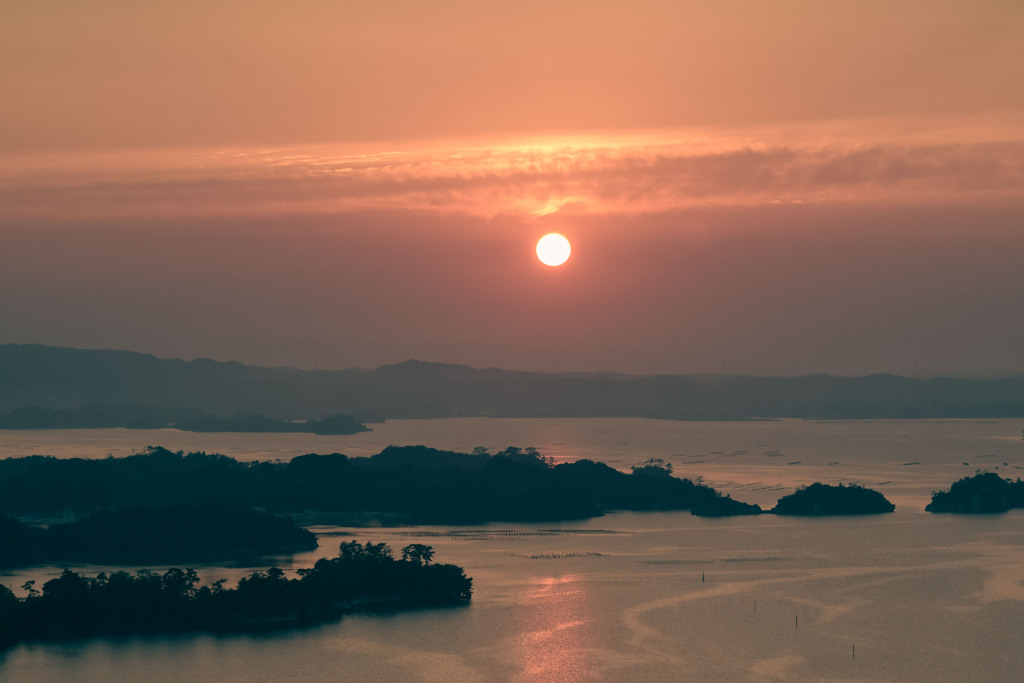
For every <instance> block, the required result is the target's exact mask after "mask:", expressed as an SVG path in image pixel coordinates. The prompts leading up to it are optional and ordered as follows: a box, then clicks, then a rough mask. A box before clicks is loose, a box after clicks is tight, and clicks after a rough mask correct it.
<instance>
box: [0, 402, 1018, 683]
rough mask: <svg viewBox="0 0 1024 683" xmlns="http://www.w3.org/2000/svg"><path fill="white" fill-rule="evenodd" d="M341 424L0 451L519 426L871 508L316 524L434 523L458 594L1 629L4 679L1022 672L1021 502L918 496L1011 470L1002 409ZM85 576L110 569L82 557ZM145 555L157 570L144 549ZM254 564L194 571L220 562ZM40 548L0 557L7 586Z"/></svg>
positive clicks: (319, 449)
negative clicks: (56, 637)
mask: <svg viewBox="0 0 1024 683" xmlns="http://www.w3.org/2000/svg"><path fill="white" fill-rule="evenodd" d="M372 426H373V431H372V432H365V433H362V434H356V435H351V436H317V435H310V434H278V435H275V434H192V433H185V432H178V431H176V430H153V431H136V430H70V431H42V432H15V431H7V432H0V457H18V456H23V455H31V454H43V455H54V456H56V457H89V458H97V457H106V456H107V455H115V456H123V455H128V454H130V453H132V452H138V451H141V450H142V449H144V448H145V447H146V446H148V445H154V446H156V445H160V446H164V447H167V448H170V449H172V450H184V451H198V450H204V451H207V452H219V453H224V454H225V455H230V456H232V457H235V458H238V459H241V460H275V459H280V460H287V459H290V458H292V457H294V456H296V455H301V454H304V453H329V452H340V453H346V454H348V455H350V456H366V455H373V454H375V453H377V452H379V451H380V450H381V449H382V448H384V447H386V446H387V445H392V444H393V445H414V444H424V445H428V446H433V447H436V448H442V449H450V450H457V451H464V452H468V451H470V450H472V449H473V448H474V447H478V446H480V447H484V448H487V449H489V450H490V451H491V452H495V451H498V450H501V449H503V448H505V447H506V446H521V447H528V446H533V447H535V448H537V449H538V450H539V451H540V452H541V453H543V454H545V455H548V456H551V457H552V458H553V459H554V460H555V461H556V462H563V461H571V460H577V459H580V458H590V459H592V460H596V461H601V462H606V463H608V464H610V465H612V466H613V467H616V468H619V469H622V470H625V471H628V469H629V467H630V466H632V465H638V464H641V463H643V462H644V461H646V460H648V459H650V458H660V459H663V460H665V461H666V462H668V463H670V464H671V465H672V467H673V469H674V472H675V474H676V475H677V476H687V477H691V478H696V477H703V481H704V482H705V483H707V484H709V485H711V486H714V487H715V488H716V489H718V490H720V491H723V492H724V493H728V494H729V495H731V496H732V497H734V498H738V499H740V500H744V501H748V502H753V503H758V504H760V505H762V507H771V506H772V505H773V504H774V503H775V501H776V500H777V499H778V498H780V497H781V496H783V495H786V494H787V493H790V492H792V491H793V490H794V489H795V488H796V487H798V486H801V485H806V484H810V483H813V482H816V481H820V482H824V483H831V484H837V483H847V484H849V483H859V484H861V485H863V486H867V487H869V488H874V489H877V490H879V491H880V492H882V493H883V494H884V495H886V497H887V498H889V500H890V501H892V502H893V503H895V504H896V511H895V512H894V513H891V514H887V515H879V516H871V517H828V518H810V519H808V518H787V517H777V516H775V515H762V516H758V517H736V518H725V519H705V518H697V517H693V516H691V515H689V513H687V512H651V513H635V512H612V513H609V514H607V515H605V516H603V517H599V518H595V519H591V520H583V521H579V520H577V521H570V522H558V523H552V522H548V523H539V524H512V523H493V524H488V525H482V526H466V527H441V526H417V527H401V528H388V527H371V528H339V527H322V528H317V529H316V531H317V532H318V534H319V541H320V548H318V549H317V550H316V551H313V552H310V553H304V554H299V555H295V556H286V557H277V558H266V562H265V563H263V564H261V565H260V566H262V567H265V566H270V565H271V564H274V565H277V566H280V567H282V568H285V569H295V568H301V567H306V566H310V565H311V564H312V563H313V562H314V561H315V560H316V559H317V558H318V557H323V556H332V555H334V554H336V551H337V545H338V543H340V542H341V541H347V540H352V539H355V540H358V541H360V542H364V541H373V542H381V541H383V542H386V543H388V544H389V545H390V546H391V547H392V548H393V549H395V550H396V551H397V550H398V549H400V548H401V547H402V546H404V545H407V544H409V543H427V544H429V545H432V546H433V547H434V549H435V551H436V555H435V560H436V561H440V562H453V563H456V564H459V565H462V566H463V567H465V568H466V571H467V573H468V574H469V575H470V576H472V577H473V579H474V589H475V590H474V596H473V600H472V602H471V604H469V605H468V606H465V607H458V608H447V609H432V610H422V611H416V612H403V613H394V614H372V615H351V616H347V617H345V618H343V619H342V620H341V621H339V622H337V623H333V624H326V625H321V626H317V627H314V628H308V629H301V630H290V631H284V632H277V633H270V634H261V635H256V636H249V635H245V636H213V635H197V636H174V637H134V638H117V639H88V640H81V641H73V642H63V643H36V644H27V645H20V646H17V647H15V648H13V649H11V650H9V651H7V652H6V653H3V654H2V655H0V680H3V681H17V682H21V681H26V682H28V681H110V680H118V681H229V682H230V681H281V680H301V681H424V682H429V681H445V682H448V681H1016V680H1020V678H1021V675H1022V674H1021V672H1022V671H1024V511H1011V512H1009V513H1005V514H999V515H977V516H963V515H935V514H931V513H927V512H925V511H924V506H925V505H926V504H927V502H928V501H929V500H930V493H931V491H933V490H937V489H940V488H948V487H949V485H950V484H951V483H952V482H954V481H956V480H957V479H959V478H961V477H964V476H969V475H971V474H974V473H975V472H976V471H979V470H987V471H995V472H997V473H999V474H1001V475H1002V476H1005V477H1009V478H1016V477H1017V476H1018V475H1020V474H1021V470H1022V469H1024V441H1022V440H1021V427H1022V425H1021V422H1020V421H1018V420H969V421H956V420H943V421H922V420H912V421H834V422H817V421H802V420H780V421H764V422H675V421H659V420H643V419H625V418H623V419H546V420H534V419H521V420H513V419H486V418H466V419H452V420H423V421H419V420H399V421H389V422H386V423H382V424H375V425H372ZM74 568H75V569H76V570H77V571H80V572H83V573H89V572H97V571H100V570H108V571H109V569H111V568H105V567H91V566H78V567H74ZM154 569H159V568H154ZM250 569H251V567H247V566H229V565H218V566H210V567H203V568H201V573H202V575H203V576H204V577H205V578H207V579H209V580H213V579H216V578H228V579H229V580H231V579H235V578H237V577H238V576H241V575H243V574H245V573H247V572H248V571H249V570H250ZM57 572H59V568H56V567H34V568H28V569H25V570H19V571H16V572H9V573H7V574H4V575H0V582H2V583H4V584H6V585H8V586H10V587H12V589H14V590H15V592H16V593H17V594H22V591H21V590H20V588H19V587H20V586H21V584H22V583H23V582H24V581H25V580H27V579H28V578H38V579H39V580H46V579H47V578H48V577H49V576H50V575H55V574H56V573H57Z"/></svg>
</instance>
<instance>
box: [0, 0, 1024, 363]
mask: <svg viewBox="0 0 1024 683" xmlns="http://www.w3.org/2000/svg"><path fill="white" fill-rule="evenodd" d="M11 5H12V6H10V7H8V8H5V10H4V17H5V19H4V21H3V22H2V23H0V92H3V93H4V97H3V101H2V102H0V207H2V210H0V343H2V342H38V343H47V344H59V345H69V346H83V347H103V348H127V349H131V350H138V351H145V352H150V353H155V354H157V355H162V356H176V357H185V358H192V357H196V356H207V357H213V358H217V359H223V360H228V359H234V360H240V361H243V362H252V363H261V364H288V365H297V366H301V367H349V366H367V367H369V366H375V365H379V364H382V363H388V362H397V361H401V360H405V359H406V358H411V357H415V358H420V359H424V360H436V361H443V362H464V363H469V364H473V365H478V366H492V365H493V366H499V367H507V368H522V369H542V370H557V369H565V370H621V371H629V372H722V371H725V372H745V373H755V374H790V373H805V372H833V373H843V374H862V373H869V372H878V371H885V372H901V373H913V374H936V373H947V372H954V373H991V372H998V373H1003V372H1024V357H1022V356H1021V354H1020V353H1019V349H1020V348H1022V347H1024V319H1022V316H1020V315H1019V310H1020V307H1021V303H1022V302H1024V275H1022V274H1021V273H1024V268H1020V267H1019V265H1018V260H1019V259H1017V258H1016V257H1017V256H1018V255H1019V254H1021V253H1022V249H1021V247H1022V246H1024V220H1022V218H1024V87H1021V85H1020V84H1021V83H1024V5H1021V4H1020V3H1019V2H1016V1H998V2H997V1H984V0H983V1H980V2H979V1H975V2H936V1H934V0H931V1H929V2H918V1H916V0H911V1H904V2H900V3H892V2H859V3H840V2H822V1H821V0H818V1H816V2H802V1H796V2H730V1H726V2H715V3H699V4H697V3H680V2H668V1H659V2H654V1H647V0H639V1H634V2H630V3H623V2H599V1H590V2H585V3H584V2H565V3H551V2H519V3H504V4H499V3H480V2H444V1H439V2H431V3H426V2H411V1H410V2H387V1H383V0H382V1H380V2H372V3H371V2H365V3H363V2H345V3H338V2H326V1H323V2H321V1H318V0H315V1H310V2H303V3H283V2H257V1H254V0H251V1H249V2H217V1H216V0H214V1H212V2H211V1H205V2H202V3H199V2H194V1H193V0H180V1H178V2H173V3H172V2H162V1H161V2H151V3H136V2H127V1H126V0H111V1H108V2H104V3H102V6H101V7H97V6H90V5H95V3H73V2H67V1H65V0H40V1H39V2H33V3H12V4H11ZM550 230H558V231H561V232H563V233H565V234H566V235H567V236H569V237H570V239H572V241H573V248H574V251H573V258H572V259H571V260H570V262H569V263H568V264H567V265H566V266H563V267H562V268H560V269H557V270H552V269H546V268H544V267H543V266H540V265H539V264H537V263H536V261H535V259H534V258H533V255H532V254H533V243H534V242H535V241H536V239H537V238H538V237H539V236H540V235H542V234H544V232H547V231H550Z"/></svg>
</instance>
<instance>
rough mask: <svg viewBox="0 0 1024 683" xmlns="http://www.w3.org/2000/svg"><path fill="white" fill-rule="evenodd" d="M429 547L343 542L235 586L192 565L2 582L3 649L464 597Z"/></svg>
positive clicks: (280, 622)
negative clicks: (19, 591) (305, 564)
mask: <svg viewBox="0 0 1024 683" xmlns="http://www.w3.org/2000/svg"><path fill="white" fill-rule="evenodd" d="M433 555H434V552H433V549H432V548H431V547H430V546H427V545H422V544H412V545H409V546H406V547H405V548H403V549H402V557H401V558H400V559H396V558H394V557H393V556H392V552H391V548H390V547H389V546H388V545H386V544H385V543H376V544H375V543H369V542H368V543H366V544H365V545H360V544H359V543H358V542H356V541H350V542H347V543H342V544H341V546H340V549H339V554H338V556H337V557H335V558H332V559H320V560H318V561H317V562H316V564H314V565H313V567H312V568H310V569H299V570H297V571H296V577H295V578H288V576H286V574H285V572H284V571H283V570H281V569H279V568H276V567H272V568H270V569H267V570H265V571H263V570H261V571H255V572H252V573H251V574H249V575H248V576H246V577H244V578H242V579H241V580H239V582H238V585H237V586H236V587H234V588H226V587H225V586H224V581H222V580H218V581H215V582H213V584H212V585H203V586H200V585H199V584H200V580H199V575H198V574H197V573H196V571H195V570H193V569H181V568H171V569H168V570H167V571H166V572H164V573H163V574H158V573H154V572H151V571H148V570H144V569H143V570H138V571H136V572H134V573H129V572H126V571H117V572H114V573H112V574H109V575H108V574H106V573H101V574H99V575H97V576H95V577H85V576H82V575H80V574H78V573H77V572H74V571H72V570H70V569H65V570H64V571H63V572H62V573H61V574H60V576H58V577H57V578H54V579H51V580H49V581H47V582H46V583H44V584H43V585H42V590H39V589H37V588H36V587H35V582H34V581H29V582H27V583H26V584H25V586H23V588H24V589H25V590H26V592H27V595H26V596H25V597H24V598H18V597H17V596H15V595H14V593H13V592H12V591H11V590H10V589H9V588H7V587H5V586H3V585H0V648H2V647H10V646H12V645H14V644H17V643H19V642H24V641H36V640H65V639H70V638H82V637H90V636H110V635H138V634H157V633H194V632H213V633H243V632H252V631H261V630H269V629H282V628H288V627H295V626H306V625H311V624H317V623H322V622H326V621H334V620H337V619H339V618H340V617H341V616H342V615H343V614H345V613H347V612H352V611H357V610H358V611H369V610H374V609H381V608H387V609H389V610H394V609H402V608H405V609H409V608H421V607H426V606H437V605H459V604H465V603H467V602H469V600H470V598H471V596H472V592H473V580H472V578H470V577H468V576H466V573H465V571H464V570H463V569H462V567H459V566H457V565H453V564H434V563H432V559H433Z"/></svg>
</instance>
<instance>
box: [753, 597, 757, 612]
mask: <svg viewBox="0 0 1024 683" xmlns="http://www.w3.org/2000/svg"><path fill="white" fill-rule="evenodd" d="M754 614H757V600H754Z"/></svg>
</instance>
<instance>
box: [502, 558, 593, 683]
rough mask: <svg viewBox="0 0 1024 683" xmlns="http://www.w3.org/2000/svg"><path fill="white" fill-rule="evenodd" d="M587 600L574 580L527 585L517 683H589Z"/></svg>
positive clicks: (590, 643) (576, 578)
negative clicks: (569, 682) (519, 669)
mask: <svg viewBox="0 0 1024 683" xmlns="http://www.w3.org/2000/svg"><path fill="white" fill-rule="evenodd" d="M589 597H590V596H589V595H588V593H587V591H586V589H585V587H584V585H583V583H582V582H581V581H580V575H578V574H567V575H565V576H559V577H555V576H550V577H540V578H536V579H533V580H532V581H531V582H530V589H529V591H528V592H527V593H526V595H525V596H524V607H525V608H526V609H525V612H526V613H527V615H528V617H527V618H528V619H529V623H528V624H526V625H525V627H526V628H524V630H523V632H522V635H521V636H520V638H519V643H518V646H519V647H518V649H519V652H518V656H517V660H518V661H520V662H521V673H520V674H519V675H518V676H517V677H516V680H520V681H538V680H543V681H583V680H593V678H594V677H595V672H594V662H593V657H592V653H593V651H594V647H595V643H594V639H593V633H592V629H591V624H592V620H591V616H590V605H589V602H590V600H589Z"/></svg>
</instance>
